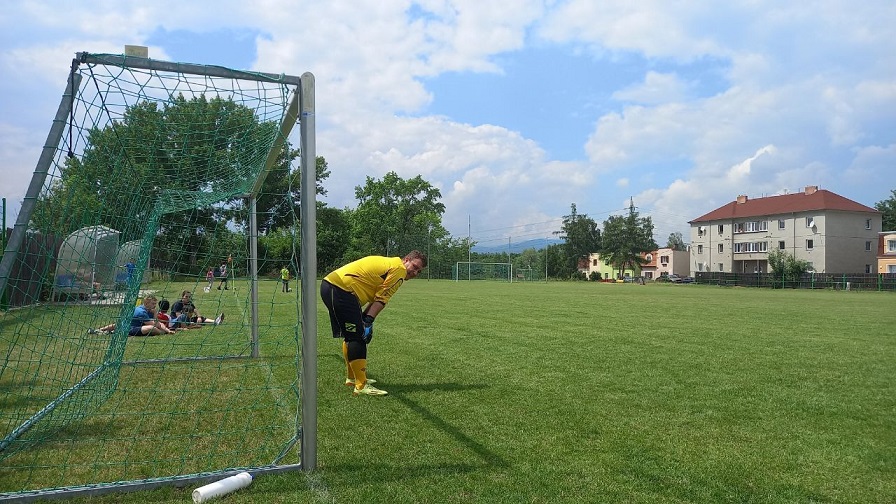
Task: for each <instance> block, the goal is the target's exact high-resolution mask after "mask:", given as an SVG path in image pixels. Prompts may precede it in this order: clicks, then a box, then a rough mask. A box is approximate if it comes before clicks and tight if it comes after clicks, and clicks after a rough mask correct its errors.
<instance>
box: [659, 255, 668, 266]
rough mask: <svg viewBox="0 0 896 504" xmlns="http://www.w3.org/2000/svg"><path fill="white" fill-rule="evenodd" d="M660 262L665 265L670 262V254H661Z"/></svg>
mask: <svg viewBox="0 0 896 504" xmlns="http://www.w3.org/2000/svg"><path fill="white" fill-rule="evenodd" d="M660 264H662V265H663V266H665V265H667V264H669V256H660Z"/></svg>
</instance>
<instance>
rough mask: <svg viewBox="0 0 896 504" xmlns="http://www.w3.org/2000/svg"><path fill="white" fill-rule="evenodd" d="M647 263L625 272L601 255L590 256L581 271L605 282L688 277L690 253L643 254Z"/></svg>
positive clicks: (664, 252) (664, 249) (669, 249)
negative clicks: (629, 278)
mask: <svg viewBox="0 0 896 504" xmlns="http://www.w3.org/2000/svg"><path fill="white" fill-rule="evenodd" d="M641 257H643V258H644V259H645V260H646V261H647V263H646V264H644V266H642V267H641V268H635V269H632V268H629V269H626V270H625V271H619V270H618V269H616V268H614V267H613V266H610V265H609V264H606V263H605V262H604V261H602V260H601V258H600V254H590V255H589V256H588V262H587V264H580V265H579V271H582V272H584V273H585V275H586V276H588V277H589V278H590V276H591V273H592V272H596V273H597V274H598V275H600V278H601V279H603V280H612V279H615V278H619V277H623V276H631V277H637V276H643V277H644V278H646V279H648V280H653V279H656V278H657V277H659V276H661V275H670V274H672V273H675V274H676V275H679V276H688V273H689V270H688V251H687V250H674V249H671V248H661V249H657V250H654V251H652V252H642V253H641Z"/></svg>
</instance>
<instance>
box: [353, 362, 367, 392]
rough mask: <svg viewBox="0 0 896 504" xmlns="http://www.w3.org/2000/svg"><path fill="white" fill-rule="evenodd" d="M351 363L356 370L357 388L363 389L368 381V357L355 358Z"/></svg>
mask: <svg viewBox="0 0 896 504" xmlns="http://www.w3.org/2000/svg"><path fill="white" fill-rule="evenodd" d="M349 365H351V368H352V371H354V372H355V388H356V389H358V390H361V389H362V388H364V385H365V384H366V383H367V359H355V360H353V361H351V362H349Z"/></svg>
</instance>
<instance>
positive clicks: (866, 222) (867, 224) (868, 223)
mask: <svg viewBox="0 0 896 504" xmlns="http://www.w3.org/2000/svg"><path fill="white" fill-rule="evenodd" d="M865 229H871V219H865Z"/></svg>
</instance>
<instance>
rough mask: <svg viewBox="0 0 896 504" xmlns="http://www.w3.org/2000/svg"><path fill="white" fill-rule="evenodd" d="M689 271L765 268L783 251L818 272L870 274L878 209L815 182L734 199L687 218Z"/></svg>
mask: <svg viewBox="0 0 896 504" xmlns="http://www.w3.org/2000/svg"><path fill="white" fill-rule="evenodd" d="M689 224H690V225H691V250H690V268H691V272H692V274H693V273H696V272H699V271H718V272H735V273H755V272H761V273H766V272H768V253H769V252H770V251H771V250H783V251H785V252H787V253H789V254H791V255H793V256H794V257H795V258H796V259H800V260H805V261H808V262H809V263H810V265H811V266H812V269H813V270H814V271H817V272H820V273H875V272H876V271H877V254H878V250H879V247H878V240H879V237H878V234H879V233H880V232H881V226H882V224H881V213H880V212H879V211H877V210H876V209H874V208H871V207H868V206H865V205H862V204H861V203H856V202H855V201H852V200H850V199H848V198H844V197H843V196H840V195H838V194H835V193H833V192H831V191H827V190H824V189H818V186H807V187H806V188H805V190H804V191H802V192H799V193H792V194H783V195H778V196H768V197H763V198H753V199H751V198H748V197H747V196H745V195H741V196H738V197H737V199H736V200H734V201H732V202H731V203H728V204H726V205H724V206H722V207H719V208H717V209H715V210H713V211H711V212H709V213H707V214H705V215H702V216H700V217H697V218H696V219H694V220H692V221H690V222H689Z"/></svg>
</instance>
